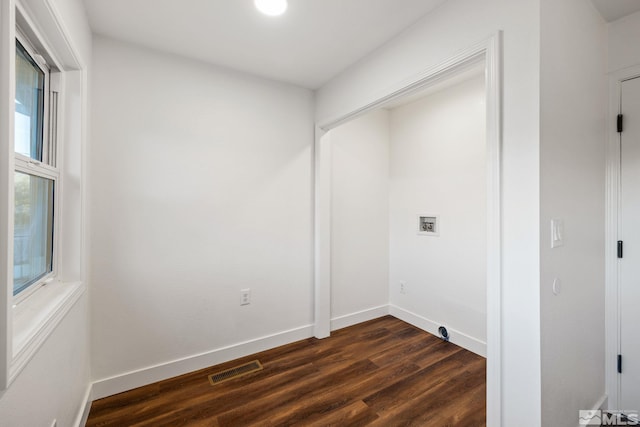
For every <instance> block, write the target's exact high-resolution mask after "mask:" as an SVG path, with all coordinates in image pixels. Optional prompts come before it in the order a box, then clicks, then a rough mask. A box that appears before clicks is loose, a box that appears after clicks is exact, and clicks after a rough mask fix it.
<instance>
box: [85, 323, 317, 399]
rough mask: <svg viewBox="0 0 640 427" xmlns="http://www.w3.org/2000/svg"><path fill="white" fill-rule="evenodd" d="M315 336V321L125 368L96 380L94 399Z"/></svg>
mask: <svg viewBox="0 0 640 427" xmlns="http://www.w3.org/2000/svg"><path fill="white" fill-rule="evenodd" d="M312 336H313V325H307V326H301V327H299V328H296V329H290V330H288V331H283V332H279V333H276V334H273V335H267V336H264V337H261V338H256V339H253V340H249V341H244V342H241V343H238V344H233V345H229V346H226V347H221V348H218V349H215V350H211V351H207V352H205V353H199V354H194V355H192V356H187V357H183V358H180V359H176V360H172V361H170V362H165V363H160V364H157V365H153V366H148V367H145V368H142V369H137V370H134V371H130V372H126V373H124V374H121V375H116V376H113V377H109V378H104V379H101V380H98V381H95V382H94V383H93V399H101V398H103V397H107V396H111V395H114V394H117V393H122V392H123V391H127V390H132V389H134V388H137V387H142V386H144V385H147V384H152V383H154V382H157V381H162V380H165V379H167V378H172V377H175V376H178V375H183V374H186V373H189V372H193V371H197V370H200V369H204V368H207V367H209V366H213V365H217V364H220V363H223V362H227V361H229V360H234V359H238V358H240V357H244V356H248V355H251V354H254V353H259V352H261V351H265V350H270V349H272V348H276V347H279V346H282V345H285V344H290V343H292V342H295V341H300V340H303V339H306V338H310V337H312Z"/></svg>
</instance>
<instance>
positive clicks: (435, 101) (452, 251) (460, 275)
mask: <svg viewBox="0 0 640 427" xmlns="http://www.w3.org/2000/svg"><path fill="white" fill-rule="evenodd" d="M485 109H486V106H485V85H484V75H482V74H481V75H478V76H476V77H473V78H471V79H470V80H467V81H464V82H461V83H458V84H456V85H454V86H451V87H448V88H446V89H443V90H441V91H439V92H436V93H434V94H431V95H429V96H427V97H425V98H423V99H421V100H418V101H415V102H412V103H410V104H407V105H405V106H401V107H398V108H395V109H393V110H391V125H390V128H391V157H390V158H391V164H390V188H391V195H390V203H389V206H390V224H391V225H390V233H391V241H390V259H391V261H390V269H391V274H390V281H389V283H390V296H391V298H390V300H391V303H392V304H394V305H395V306H397V307H398V308H400V309H402V310H407V311H409V312H411V313H413V314H416V315H418V316H421V317H422V318H423V319H425V320H427V321H430V322H431V323H433V324H434V325H432V326H435V328H431V330H434V329H435V330H437V326H436V325H444V326H446V327H447V329H448V330H449V332H450V334H451V337H452V340H453V341H454V342H456V341H458V340H459V339H462V341H461V342H460V343H461V345H463V346H465V345H466V346H468V344H469V343H468V342H467V341H468V338H470V339H471V340H473V341H475V343H474V344H476V347H471V348H473V349H477V348H483V347H484V344H485V343H486V304H487V302H486V262H487V257H486V244H487V239H486V221H487V215H486V197H487V196H486V143H485V139H486V138H485V135H486V123H485V122H486V113H485ZM420 214H437V215H440V230H439V231H440V234H439V236H437V237H436V236H425V235H418V234H417V216H418V215H420ZM401 281H403V282H405V284H406V285H405V292H404V293H401V292H400V285H399V283H400V282H401ZM460 334H463V335H464V336H462V337H461V336H460Z"/></svg>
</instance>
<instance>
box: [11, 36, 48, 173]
mask: <svg viewBox="0 0 640 427" xmlns="http://www.w3.org/2000/svg"><path fill="white" fill-rule="evenodd" d="M44 77H45V75H44V72H43V71H42V70H41V69H40V67H38V65H36V63H35V61H34V60H33V59H32V58H31V56H30V55H29V54H28V53H27V51H26V50H25V49H24V47H22V45H21V44H20V42H18V41H17V40H16V101H15V105H16V116H15V151H16V153H20V154H24V155H25V156H27V157H31V158H32V159H35V160H39V161H42V140H43V139H42V138H43V134H44V121H43V120H44Z"/></svg>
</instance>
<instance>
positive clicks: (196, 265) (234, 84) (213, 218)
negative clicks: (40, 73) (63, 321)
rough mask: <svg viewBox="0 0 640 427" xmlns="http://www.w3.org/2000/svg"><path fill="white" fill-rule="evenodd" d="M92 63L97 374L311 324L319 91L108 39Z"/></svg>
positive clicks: (99, 46) (118, 371) (207, 362)
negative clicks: (246, 296)
mask: <svg viewBox="0 0 640 427" xmlns="http://www.w3.org/2000/svg"><path fill="white" fill-rule="evenodd" d="M93 70H94V73H93V103H92V106H93V108H92V135H93V138H92V144H93V146H92V151H91V157H90V168H91V171H92V175H91V182H90V188H89V190H90V192H91V193H92V194H94V198H93V202H92V205H91V211H90V215H91V222H92V226H91V252H92V265H91V281H92V304H91V310H92V365H93V377H94V379H96V380H102V379H105V378H109V377H112V376H116V377H117V376H119V375H122V374H125V373H128V372H130V371H136V370H142V371H144V370H145V369H147V368H152V367H154V366H155V365H158V364H165V363H168V362H172V361H175V360H178V359H184V358H186V359H189V358H191V357H192V356H196V355H200V354H202V353H205V355H206V354H207V352H211V351H213V350H218V349H221V348H224V347H228V346H234V345H236V344H239V343H242V342H245V341H247V340H253V339H258V338H261V337H264V336H268V335H272V334H279V333H281V332H283V331H287V330H290V329H294V328H302V330H303V332H304V333H305V334H306V335H305V336H309V335H310V333H311V330H310V329H308V326H309V325H310V324H312V322H313V310H312V304H313V300H312V298H313V287H312V253H311V250H312V229H313V227H312V222H311V218H312V217H311V213H312V197H313V195H312V181H311V177H312V145H313V94H312V93H311V92H310V91H309V90H306V89H301V88H297V87H293V86H289V85H285V84H280V83H275V82H271V81H268V80H264V79H259V78H255V77H250V76H245V75H242V74H239V73H237V72H231V71H227V70H224V69H220V68H215V67H213V66H208V65H204V64H201V63H198V62H194V61H191V60H187V59H185V58H181V57H176V56H171V55H166V54H161V53H157V52H153V51H150V50H145V49H142V48H137V47H133V46H131V45H127V44H123V43H120V42H116V41H112V40H108V39H104V38H96V39H95V43H94V63H93ZM97 195H99V197H98V196H97ZM244 288H251V290H252V303H251V305H249V306H242V307H241V306H240V290H241V289H244ZM305 328H306V329H305ZM249 350H255V348H251V349H249ZM219 361H220V360H219V359H216V357H214V356H212V357H209V358H207V357H205V358H204V359H199V362H198V363H199V364H200V365H201V366H200V367H204V366H208V365H211V364H214V363H216V362H219ZM195 367H196V366H194V365H191V366H186V365H179V366H178V367H177V368H176V369H175V370H172V371H169V372H168V373H167V371H164V372H162V373H157V374H154V373H152V374H151V375H150V376H148V377H146V378H145V379H144V381H145V382H148V381H153V380H157V379H161V378H162V377H165V376H167V375H171V374H173V375H175V374H177V373H180V372H181V371H182V370H190V369H194V368H195ZM152 371H153V369H152ZM136 381H137V380H136ZM141 381H142V380H141ZM116 382H117V381H116ZM123 384H124V383H123ZM135 385H140V384H139V382H138V383H136V382H135V381H134V382H133V383H128V386H135ZM115 387H116V390H117V389H118V387H120V385H118V384H116V385H115ZM116 390H114V389H111V390H107V391H106V392H107V393H108V392H114V391H116ZM119 391H122V390H119Z"/></svg>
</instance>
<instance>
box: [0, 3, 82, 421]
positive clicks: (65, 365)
mask: <svg viewBox="0 0 640 427" xmlns="http://www.w3.org/2000/svg"><path fill="white" fill-rule="evenodd" d="M10 3H11V5H13V4H14V3H13V1H11V2H10ZM23 3H24V4H25V5H26V7H27V8H28V9H29V11H30V12H31V13H33V18H34V19H35V20H36V25H39V26H41V30H43V31H45V32H46V31H48V30H50V29H52V28H55V30H56V32H58V31H62V32H63V33H64V34H65V35H66V38H67V39H66V41H67V42H69V43H70V44H71V46H72V48H73V49H74V50H75V54H76V59H77V60H78V61H79V62H80V63H81V64H83V65H88V64H89V63H90V62H91V32H90V30H89V25H88V22H87V20H86V17H85V13H84V8H83V6H82V3H81V1H79V0H46V1H36V0H25V1H24V2H23ZM56 20H57V22H56ZM3 22H4V20H3ZM54 22H55V23H56V24H55V25H54V24H53V23H54ZM56 25H59V27H58V26H56ZM46 34H47V35H50V33H46ZM57 35H58V34H56V36H57ZM59 41H60V39H56V40H54V41H52V43H51V46H52V47H53V48H54V49H56V47H57V46H59V45H58V44H56V43H58V42H59ZM63 61H64V59H63ZM65 65H66V64H65ZM86 72H88V69H86V70H84V73H83V72H80V71H74V72H70V73H68V75H67V80H66V92H67V96H66V103H65V105H64V109H65V119H66V120H65V123H64V127H65V129H64V139H65V140H64V142H63V144H64V152H63V159H64V162H65V165H66V166H67V169H66V170H65V171H64V173H63V177H62V179H63V182H64V185H65V188H66V190H65V194H64V199H63V200H62V203H63V209H64V210H63V212H62V216H61V221H62V223H63V229H62V230H63V233H62V234H61V235H60V236H59V237H60V238H61V246H62V252H61V254H62V258H61V260H60V262H61V264H60V266H59V268H60V271H59V277H60V278H61V279H62V280H73V281H76V280H80V279H82V278H83V277H82V269H83V262H84V260H85V254H84V251H83V246H82V245H83V243H82V241H83V235H82V230H83V228H82V227H83V221H84V218H83V217H82V203H83V202H82V191H83V185H84V177H83V173H84V169H83V165H82V155H83V150H84V144H85V140H84V139H83V138H84V132H86V126H87V123H86V121H85V120H84V116H83V114H84V108H85V106H86V105H85V100H84V95H86V94H84V95H83V93H82V91H83V90H84V88H83V83H85V80H84V79H85V77H86V74H85V73H86ZM88 324H89V313H88V297H87V295H86V293H85V294H84V295H82V296H81V297H80V299H79V300H78V301H77V302H76V304H75V305H74V306H73V308H71V310H70V311H69V312H68V313H67V315H66V316H65V317H64V318H63V319H62V320H61V321H60V323H59V324H58V326H57V327H56V328H55V329H54V330H53V332H52V333H51V335H50V336H49V337H48V338H47V340H46V341H45V342H44V344H43V345H42V347H40V348H39V350H38V351H37V352H36V354H35V355H34V357H33V359H31V361H30V362H29V363H28V364H27V366H26V367H25V368H24V370H23V371H22V372H21V373H20V374H19V375H18V377H17V378H16V379H15V381H14V382H13V383H12V384H11V385H10V387H9V388H8V389H7V390H6V391H4V392H3V393H1V394H0V420H2V421H0V424H2V425H3V426H7V427H22V426H49V425H51V422H52V421H53V420H54V419H57V422H58V426H61V427H62V426H71V425H74V424H75V423H76V422H77V421H79V420H80V419H79V417H81V415H82V413H83V411H84V409H85V398H86V397H87V396H86V392H87V391H88V387H89V384H90V363H89V335H88Z"/></svg>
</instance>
